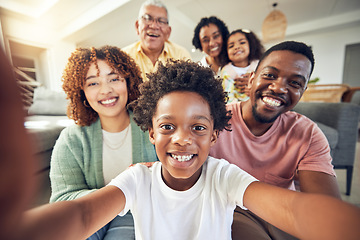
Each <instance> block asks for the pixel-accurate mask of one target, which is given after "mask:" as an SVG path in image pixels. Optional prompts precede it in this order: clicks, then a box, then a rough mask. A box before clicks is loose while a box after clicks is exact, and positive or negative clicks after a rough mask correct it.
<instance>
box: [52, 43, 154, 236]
mask: <svg viewBox="0 0 360 240" xmlns="http://www.w3.org/2000/svg"><path fill="white" fill-rule="evenodd" d="M62 81H63V89H64V91H65V93H66V94H67V97H68V99H69V100H70V103H69V107H68V116H69V117H70V118H71V119H74V121H75V123H76V124H77V125H74V126H71V127H68V128H66V129H64V130H63V131H62V133H61V135H60V137H59V139H58V140H57V142H56V144H55V147H54V150H53V153H52V157H51V168H50V180H51V190H52V193H51V199H50V201H51V202H55V201H63V200H72V199H76V198H79V197H81V196H84V195H86V194H88V193H90V192H93V191H95V190H97V189H99V188H101V187H104V186H105V185H106V184H108V183H109V182H110V180H111V179H112V178H114V177H116V176H117V175H118V174H119V173H121V172H122V171H124V170H125V169H127V168H128V166H129V165H130V164H132V163H137V162H142V161H147V159H151V160H152V161H153V158H154V157H156V155H155V150H154V147H153V145H152V144H151V143H150V141H149V137H148V133H147V132H143V131H141V130H140V128H139V127H138V126H137V124H136V123H135V122H134V121H133V118H132V111H131V110H128V104H129V103H130V102H131V101H133V100H135V99H137V98H138V96H139V94H140V92H139V89H138V87H139V84H140V83H142V79H141V77H140V71H139V69H138V67H137V66H136V64H135V62H134V61H133V60H132V59H131V58H130V57H129V56H128V55H127V54H126V53H124V52H122V51H121V50H120V49H119V48H116V47H110V46H105V47H102V48H100V49H96V48H79V49H76V50H75V51H74V52H73V53H72V54H71V56H70V58H69V61H68V64H67V66H66V68H65V70H64V74H63V77H62ZM124 225H125V226H126V227H122V226H124ZM132 225H133V220H132V217H131V214H129V215H127V216H126V217H125V218H120V217H117V218H115V219H114V221H112V222H111V223H110V224H108V225H106V226H105V227H104V228H103V229H101V230H100V231H99V232H97V233H96V235H94V236H92V237H91V238H90V239H103V238H104V236H105V234H106V239H112V238H111V236H114V239H116V238H117V237H116V235H117V234H122V235H124V234H126V235H129V237H128V238H126V239H132V238H133V235H134V229H133V227H131V226H132ZM109 229H112V231H109V233H108V230H109ZM123 239H125V237H124V238H123Z"/></svg>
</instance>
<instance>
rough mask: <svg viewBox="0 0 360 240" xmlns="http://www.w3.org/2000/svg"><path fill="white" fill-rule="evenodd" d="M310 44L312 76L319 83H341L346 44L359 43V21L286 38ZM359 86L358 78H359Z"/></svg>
mask: <svg viewBox="0 0 360 240" xmlns="http://www.w3.org/2000/svg"><path fill="white" fill-rule="evenodd" d="M286 40H296V41H302V42H305V43H307V44H308V45H311V46H312V49H313V51H314V55H315V68H314V72H313V74H312V78H314V77H319V78H320V81H319V82H318V83H320V84H330V83H342V77H343V68H344V60H345V48H346V45H349V44H355V43H360V23H357V24H354V25H351V26H348V27H339V28H337V29H335V30H334V29H331V30H320V31H318V32H312V33H308V34H302V35H301V34H299V35H296V36H292V37H291V38H287V39H286ZM359 86H360V80H359Z"/></svg>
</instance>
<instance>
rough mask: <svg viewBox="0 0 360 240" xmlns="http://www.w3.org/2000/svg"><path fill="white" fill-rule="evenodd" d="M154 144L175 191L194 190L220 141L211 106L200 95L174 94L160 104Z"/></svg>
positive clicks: (152, 134)
mask: <svg viewBox="0 0 360 240" xmlns="http://www.w3.org/2000/svg"><path fill="white" fill-rule="evenodd" d="M152 124H153V127H152V128H150V129H149V137H150V141H151V142H152V143H153V144H154V145H155V149H156V153H157V155H158V157H159V159H160V161H161V163H162V177H163V179H164V181H165V183H166V184H167V185H168V186H169V187H170V188H172V189H175V190H179V191H183V190H187V189H189V188H191V187H192V186H193V185H194V184H195V183H196V181H197V180H198V178H199V176H200V174H201V169H202V168H201V167H202V165H203V163H204V162H205V160H206V159H207V157H208V154H209V150H210V147H211V146H212V145H213V144H214V143H215V141H216V139H217V132H218V131H216V130H214V121H213V118H212V116H211V113H210V107H209V104H208V103H207V102H206V101H205V99H204V98H203V97H202V96H200V95H199V94H197V93H194V92H187V91H176V92H171V93H168V94H166V95H165V96H163V97H162V98H161V99H160V100H159V101H158V104H157V108H156V112H155V114H154V116H153V119H152Z"/></svg>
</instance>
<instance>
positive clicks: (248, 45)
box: [221, 29, 264, 103]
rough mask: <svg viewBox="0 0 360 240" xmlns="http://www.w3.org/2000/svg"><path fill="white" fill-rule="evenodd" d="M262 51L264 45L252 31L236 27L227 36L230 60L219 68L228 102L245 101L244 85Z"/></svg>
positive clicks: (246, 97) (246, 98)
mask: <svg viewBox="0 0 360 240" xmlns="http://www.w3.org/2000/svg"><path fill="white" fill-rule="evenodd" d="M263 53H264V47H263V46H262V44H261V42H260V40H259V39H258V38H257V37H256V35H255V34H254V33H253V32H250V31H249V30H246V29H238V30H235V31H233V32H231V33H230V35H229V36H228V38H227V56H228V58H229V60H230V62H229V63H228V64H227V65H225V66H224V67H223V68H222V70H221V77H222V78H223V87H224V90H225V92H228V97H229V100H228V103H231V102H239V101H246V100H248V99H249V97H248V96H247V94H246V86H247V82H248V79H249V75H250V73H251V72H253V71H254V70H255V68H256V66H257V64H258V62H259V59H260V57H261V56H262V54H263Z"/></svg>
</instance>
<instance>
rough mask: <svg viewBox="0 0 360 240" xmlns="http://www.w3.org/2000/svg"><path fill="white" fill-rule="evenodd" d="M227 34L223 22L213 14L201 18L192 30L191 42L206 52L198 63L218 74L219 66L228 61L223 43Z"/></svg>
mask: <svg viewBox="0 0 360 240" xmlns="http://www.w3.org/2000/svg"><path fill="white" fill-rule="evenodd" d="M228 34H229V30H228V28H227V26H226V25H225V23H224V22H223V21H222V20H220V19H219V18H217V17H214V16H211V17H209V18H207V17H204V18H202V19H201V20H200V22H199V23H198V25H197V26H196V27H195V30H194V37H193V39H192V43H193V45H194V47H195V48H196V49H200V50H201V51H203V52H204V53H205V54H206V56H204V57H203V58H202V59H201V61H200V64H201V65H203V66H206V67H210V68H211V69H212V70H213V71H214V72H215V74H216V75H220V70H221V68H222V67H223V66H224V65H225V64H227V63H228V62H229V60H228V58H227V55H226V44H225V40H226V37H227V35H228Z"/></svg>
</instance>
